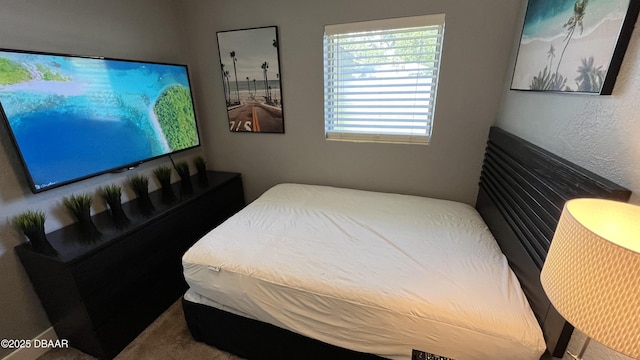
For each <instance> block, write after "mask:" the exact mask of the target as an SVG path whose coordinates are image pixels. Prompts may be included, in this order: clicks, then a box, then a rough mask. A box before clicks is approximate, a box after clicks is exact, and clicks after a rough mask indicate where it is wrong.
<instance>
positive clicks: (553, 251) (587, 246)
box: [540, 199, 640, 358]
mask: <svg viewBox="0 0 640 360" xmlns="http://www.w3.org/2000/svg"><path fill="white" fill-rule="evenodd" d="M540 280H541V281H542V287H543V288H544V290H545V292H546V293H547V296H548V297H549V299H550V300H551V303H552V304H553V305H554V306H555V308H556V309H557V310H558V312H560V314H561V315H562V316H563V317H564V318H565V319H566V320H567V321H569V322H570V323H571V324H572V325H573V326H574V327H576V328H577V329H579V330H580V331H582V332H583V333H585V334H586V335H587V336H589V337H590V338H592V339H594V340H596V341H598V342H600V343H601V344H604V345H606V346H608V347H610V348H611V349H614V350H616V351H618V352H621V353H623V354H625V355H628V356H631V357H633V358H640V207H637V206H634V205H630V204H626V203H621V202H616V201H609V200H599V199H575V200H570V201H568V202H567V203H566V204H565V207H564V210H563V211H562V215H561V216H560V222H559V223H558V228H557V229H556V232H555V235H554V238H553V241H552V243H551V248H550V249H549V254H548V255H547V259H546V261H545V263H544V267H543V269H542V273H541V276H540Z"/></svg>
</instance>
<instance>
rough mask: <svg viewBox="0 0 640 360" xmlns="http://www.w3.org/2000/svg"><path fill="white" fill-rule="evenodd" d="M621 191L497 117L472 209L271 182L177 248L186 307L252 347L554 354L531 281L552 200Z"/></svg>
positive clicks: (554, 323)
mask: <svg viewBox="0 0 640 360" xmlns="http://www.w3.org/2000/svg"><path fill="white" fill-rule="evenodd" d="M629 195H630V192H629V191H628V190H626V189H624V188H621V187H619V186H617V185H615V184H613V183H611V182H609V181H607V180H605V179H602V178H600V177H598V176H596V175H594V174H592V173H589V172H588V171H586V170H584V169H581V168H579V167H577V166H575V165H573V164H570V163H568V162H566V161H564V160H562V159H560V158H558V157H556V156H554V155H552V154H550V153H548V152H546V151H544V150H542V149H540V148H537V147H535V146H534V145H532V144H530V143H527V142H525V141H523V140H522V139H519V138H517V137H515V136H513V135H511V134H509V133H507V132H505V131H502V130H500V129H499V128H492V129H491V132H490V136H489V141H488V145H487V150H486V154H485V159H484V164H483V170H482V175H481V178H480V191H479V194H478V199H477V203H476V208H475V209H474V208H473V207H470V206H468V205H465V204H461V203H456V202H451V201H446V200H438V199H429V198H424V197H417V196H409V195H399V194H386V193H376V192H368V191H360V190H352V189H341V188H334V187H327V186H317V185H302V184H280V185H277V186H275V187H273V188H271V189H269V190H268V191H267V192H265V193H264V194H263V195H262V196H261V197H260V198H259V199H257V200H256V201H254V202H253V203H251V204H249V205H248V206H247V207H246V208H244V209H243V210H242V211H240V212H239V213H238V214H236V215H234V216H233V217H231V218H230V219H229V220H227V221H226V222H225V223H223V224H222V225H220V226H219V227H217V228H216V229H214V230H213V231H211V232H210V233H209V234H207V235H205V236H204V237H203V238H202V239H201V240H200V241H198V242H197V243H196V244H194V246H193V247H192V248H191V249H189V251H187V252H186V253H185V255H184V256H183V267H184V275H185V279H186V281H187V283H188V284H189V290H188V291H187V293H186V294H185V295H184V297H183V308H184V311H185V318H186V320H187V324H188V326H189V329H190V331H191V333H192V335H193V336H194V338H195V339H197V340H200V341H204V342H206V343H209V344H211V345H214V346H216V347H218V348H220V349H222V350H227V351H230V352H232V353H235V354H237V355H239V356H241V357H245V358H250V359H260V358H263V359H300V358H305V359H310V358H315V359H376V358H388V359H414V358H415V359H425V358H426V359H446V358H451V359H457V360H464V359H496V360H500V359H514V358H518V359H523V360H527V359H531V360H535V359H539V358H540V357H541V356H542V355H543V353H544V352H545V351H546V350H548V352H549V353H551V354H553V355H554V356H562V353H563V351H564V349H565V348H566V344H567V342H568V340H569V337H570V335H571V331H572V328H571V326H570V325H569V324H568V323H566V321H564V320H563V319H562V318H561V317H560V316H559V315H558V314H557V312H555V310H554V309H553V307H552V306H551V305H550V303H549V301H548V300H547V299H546V296H545V295H544V292H543V291H542V288H541V286H540V282H539V279H538V278H539V274H540V269H541V267H542V263H543V262H544V257H545V256H546V251H547V249H548V246H549V243H550V240H551V238H552V236H553V230H554V229H555V224H556V222H557V219H558V217H559V215H560V211H561V209H562V206H563V204H564V202H565V201H566V200H567V199H569V198H573V197H581V196H589V197H606V198H613V199H618V200H627V199H628V197H629Z"/></svg>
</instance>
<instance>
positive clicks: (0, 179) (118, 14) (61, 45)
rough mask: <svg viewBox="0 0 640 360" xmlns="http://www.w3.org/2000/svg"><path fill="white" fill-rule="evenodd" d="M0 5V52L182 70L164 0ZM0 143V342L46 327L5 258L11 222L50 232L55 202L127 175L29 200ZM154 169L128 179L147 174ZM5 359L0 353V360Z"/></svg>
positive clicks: (16, 237)
mask: <svg viewBox="0 0 640 360" xmlns="http://www.w3.org/2000/svg"><path fill="white" fill-rule="evenodd" d="M1 5H2V9H1V10H0V34H2V35H1V36H0V48H10V49H25V50H36V51H51V52H60V53H69V54H80V55H100V56H107V57H113V58H124V59H138V60H153V61H165V62H179V63H184V62H186V54H185V49H184V48H183V42H182V34H181V33H180V29H181V27H180V26H179V21H178V18H177V17H176V15H175V14H176V11H175V10H176V8H175V7H174V2H173V1H172V0H136V1H128V0H109V1H102V0H56V1H51V0H3V1H2V4H1ZM0 143H1V145H0V289H2V290H1V291H0V310H1V311H0V339H4V338H8V339H31V338H33V337H35V336H37V335H38V334H40V333H41V332H42V331H44V330H46V329H47V328H49V327H50V326H51V325H50V324H49V321H48V320H47V317H46V315H45V313H44V310H43V309H42V307H41V305H40V302H39V299H38V297H37V296H36V294H35V293H34V291H33V288H32V287H31V283H30V282H29V279H28V277H27V275H26V273H25V271H24V269H23V268H22V264H20V262H19V260H18V259H17V256H16V255H15V252H14V251H13V248H14V247H15V246H16V245H18V244H20V243H22V242H23V241H24V240H23V237H22V235H21V234H20V233H19V232H18V231H17V230H16V229H14V228H13V226H11V218H12V217H13V216H15V214H17V213H19V212H21V211H23V210H25V209H41V210H43V211H45V212H46V213H47V221H46V223H45V228H46V231H47V232H50V231H53V230H56V229H57V228H60V227H61V226H63V225H66V224H68V223H71V222H72V221H73V220H72V219H71V217H70V216H69V215H68V213H67V212H66V211H65V210H63V208H62V205H61V201H62V198H63V197H65V196H68V195H70V194H72V193H79V192H87V193H90V194H94V193H95V189H96V188H97V187H98V186H102V185H106V184H109V183H112V182H115V183H124V182H125V180H126V177H127V176H128V175H130V174H119V175H114V174H107V175H102V176H100V177H97V178H93V179H91V180H86V181H83V182H80V183H76V184H73V185H69V186H64V187H62V188H58V189H54V190H50V191H46V192H43V193H40V194H37V195H33V194H32V193H31V191H30V190H29V187H28V186H27V181H26V177H25V174H24V172H23V169H22V168H21V165H20V163H19V160H18V155H17V153H16V150H15V148H14V147H13V145H12V144H11V140H10V138H9V135H8V133H7V131H6V128H5V127H4V126H0ZM162 161H165V160H157V161H154V162H152V163H148V164H146V165H143V166H142V167H141V168H140V169H138V170H136V171H135V172H139V171H142V172H147V173H148V172H149V169H150V168H151V167H152V166H155V165H158V164H159V163H161V162H162ZM151 187H152V188H153V187H154V184H153V182H152V184H151ZM128 196H132V193H131V192H130V191H127V192H126V193H125V198H126V197H128ZM95 203H96V208H97V209H98V210H103V209H104V206H103V205H101V204H100V201H95ZM9 352H10V350H8V349H0V358H3V357H4V356H5V355H7V354H8V353H9Z"/></svg>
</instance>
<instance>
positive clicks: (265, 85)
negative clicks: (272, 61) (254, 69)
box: [260, 61, 269, 101]
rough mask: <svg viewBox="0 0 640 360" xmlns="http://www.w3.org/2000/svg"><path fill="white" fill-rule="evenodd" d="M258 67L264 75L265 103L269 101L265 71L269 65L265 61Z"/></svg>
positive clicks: (267, 80)
mask: <svg viewBox="0 0 640 360" xmlns="http://www.w3.org/2000/svg"><path fill="white" fill-rule="evenodd" d="M260 67H261V68H262V73H263V74H264V96H265V98H266V99H267V101H269V79H268V77H267V69H269V63H268V62H266V61H265V62H263V63H262V66H260Z"/></svg>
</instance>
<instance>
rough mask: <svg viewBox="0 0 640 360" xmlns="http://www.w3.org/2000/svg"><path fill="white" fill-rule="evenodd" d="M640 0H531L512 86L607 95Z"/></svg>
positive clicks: (520, 88) (620, 60) (516, 88)
mask: <svg viewBox="0 0 640 360" xmlns="http://www.w3.org/2000/svg"><path fill="white" fill-rule="evenodd" d="M638 9H640V0H529V3H528V5H527V12H526V15H525V19H524V26H523V29H522V38H521V40H520V47H519V49H518V56H517V58H516V64H515V69H514V72H513V79H512V81H511V89H512V90H533V91H555V92H565V93H580V94H600V95H610V94H611V92H612V91H613V85H614V83H615V80H616V77H617V76H618V71H619V70H620V65H621V64H622V58H623V56H624V53H625V51H626V49H627V45H628V43H629V39H630V38H631V33H632V31H633V27H634V24H635V22H636V19H637V18H638Z"/></svg>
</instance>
